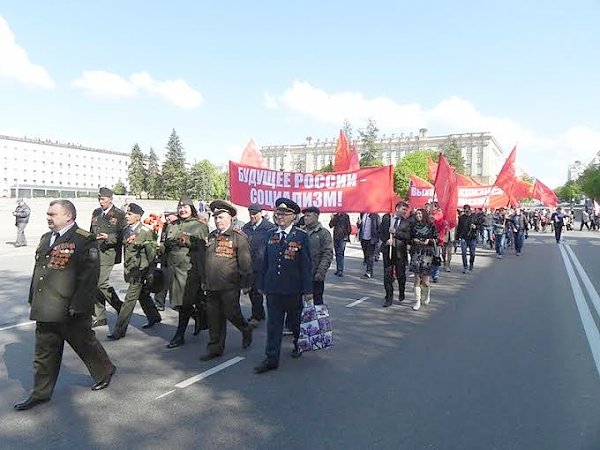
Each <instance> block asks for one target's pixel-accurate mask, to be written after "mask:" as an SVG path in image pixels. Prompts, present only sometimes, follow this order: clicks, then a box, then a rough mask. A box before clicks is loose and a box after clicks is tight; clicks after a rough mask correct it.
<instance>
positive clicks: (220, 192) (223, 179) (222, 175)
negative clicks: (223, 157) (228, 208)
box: [213, 169, 229, 200]
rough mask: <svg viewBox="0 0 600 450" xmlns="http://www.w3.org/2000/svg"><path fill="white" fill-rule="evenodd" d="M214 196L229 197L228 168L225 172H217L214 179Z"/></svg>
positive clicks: (225, 198)
mask: <svg viewBox="0 0 600 450" xmlns="http://www.w3.org/2000/svg"><path fill="white" fill-rule="evenodd" d="M213 195H214V198H222V199H224V200H228V199H229V169H227V170H226V171H225V172H217V179H216V181H215V190H214V194H213Z"/></svg>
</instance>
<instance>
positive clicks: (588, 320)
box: [559, 245, 600, 376]
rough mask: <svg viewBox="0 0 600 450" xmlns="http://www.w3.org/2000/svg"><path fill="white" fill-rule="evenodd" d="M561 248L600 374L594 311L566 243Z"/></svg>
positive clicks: (599, 347)
mask: <svg viewBox="0 0 600 450" xmlns="http://www.w3.org/2000/svg"><path fill="white" fill-rule="evenodd" d="M559 248H560V254H561V256H562V258H563V262H564V263H565V268H566V269H567V275H568V276H569V281H570V282H571V290H572V291H573V296H574V297H575V304H576V305H577V310H578V311H579V317H580V318H581V323H582V324H583V331H585V334H586V337H587V340H588V344H589V346H590V350H591V352H592V357H593V358H594V362H595V363H596V370H597V371H598V375H599V376H600V332H598V328H596V322H595V321H594V318H593V317H592V312H591V311H590V308H589V307H588V304H587V302H586V301H585V297H584V295H583V291H582V290H581V285H580V284H579V280H578V279H577V276H576V275H575V271H574V270H573V265H572V264H571V261H570V260H569V257H568V256H567V252H566V250H565V249H564V245H561V246H560V247H559Z"/></svg>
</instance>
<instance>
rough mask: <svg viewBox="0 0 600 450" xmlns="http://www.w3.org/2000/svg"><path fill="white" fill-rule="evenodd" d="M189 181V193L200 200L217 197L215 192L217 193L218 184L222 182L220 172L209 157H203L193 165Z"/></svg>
mask: <svg viewBox="0 0 600 450" xmlns="http://www.w3.org/2000/svg"><path fill="white" fill-rule="evenodd" d="M189 181H190V188H189V193H190V194H191V195H192V197H195V198H198V199H200V200H212V199H214V198H217V196H216V195H215V194H216V193H217V189H216V187H217V186H216V185H217V183H218V182H220V180H219V172H218V170H217V168H216V167H215V165H214V164H213V163H211V162H210V161H209V160H208V159H203V160H202V161H199V162H197V163H196V164H194V165H193V166H192V167H191V169H190V175H189ZM219 193H221V192H219ZM221 198H222V197H221Z"/></svg>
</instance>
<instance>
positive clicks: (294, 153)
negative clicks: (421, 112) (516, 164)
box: [261, 128, 504, 183]
mask: <svg viewBox="0 0 600 450" xmlns="http://www.w3.org/2000/svg"><path fill="white" fill-rule="evenodd" d="M450 141H454V142H456V144H457V145H458V147H459V148H460V149H461V152H462V156H463V158H464V160H465V169H466V170H465V172H466V174H467V175H469V176H471V177H473V178H475V179H476V180H478V181H480V182H482V183H493V182H494V180H495V179H496V176H497V175H498V172H499V171H500V168H501V167H502V164H503V163H504V158H503V156H502V150H501V149H500V146H499V145H498V142H497V141H496V139H494V137H493V136H492V135H491V134H490V133H485V132H477V133H460V134H448V135H443V136H428V135H427V129H426V128H421V130H419V134H416V135H413V133H410V134H409V135H404V133H401V134H400V135H394V134H392V135H391V136H389V137H386V136H385V135H384V136H383V137H381V138H380V139H379V141H378V142H377V144H378V145H379V147H380V149H381V157H382V159H383V162H384V164H392V165H395V164H396V163H397V162H398V161H399V160H400V159H402V158H403V157H404V156H406V155H407V154H408V153H411V152H414V151H416V150H433V151H442V149H443V147H444V146H445V145H447V144H448V143H449V142H450ZM336 143H337V139H336V138H334V139H325V140H324V141H321V140H319V139H316V140H313V139H312V138H307V139H306V142H305V143H304V144H295V145H277V146H266V147H262V149H261V151H262V155H263V157H264V158H265V159H266V160H267V161H268V163H269V168H270V169H276V170H280V169H283V170H286V171H298V172H313V171H315V170H318V169H319V168H321V167H323V166H325V165H327V164H329V163H330V162H332V161H333V159H334V155H335V148H336ZM355 144H356V149H357V151H358V152H359V154H360V153H361V143H360V142H358V141H356V142H355Z"/></svg>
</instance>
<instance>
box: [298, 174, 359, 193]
mask: <svg viewBox="0 0 600 450" xmlns="http://www.w3.org/2000/svg"><path fill="white" fill-rule="evenodd" d="M290 175H291V174H290ZM356 179H357V177H356V174H355V173H342V174H320V173H319V174H312V173H294V188H296V189H298V188H303V189H340V188H346V187H356ZM288 182H289V177H288ZM286 187H289V185H286Z"/></svg>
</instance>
